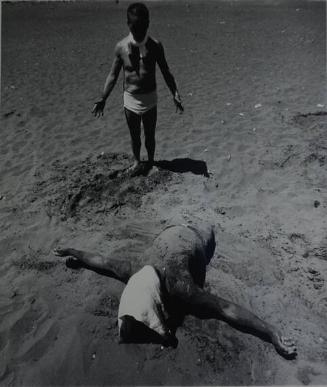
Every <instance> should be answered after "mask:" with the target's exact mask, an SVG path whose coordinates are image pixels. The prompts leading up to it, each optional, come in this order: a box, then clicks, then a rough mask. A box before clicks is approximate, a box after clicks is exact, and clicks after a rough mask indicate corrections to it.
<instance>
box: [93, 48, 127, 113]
mask: <svg viewBox="0 0 327 387" xmlns="http://www.w3.org/2000/svg"><path fill="white" fill-rule="evenodd" d="M121 68H122V60H121V58H120V55H119V47H118V45H117V46H116V48H115V56H114V60H113V62H112V65H111V69H110V72H109V74H108V76H107V78H106V81H105V84H104V87H103V92H102V98H101V100H100V101H98V102H96V103H95V104H94V107H93V110H92V113H93V114H94V115H95V116H96V117H99V116H100V115H103V109H104V107H105V104H106V100H107V98H108V97H109V95H110V93H111V92H112V90H113V88H114V86H115V84H116V82H117V79H118V76H119V73H120V70H121Z"/></svg>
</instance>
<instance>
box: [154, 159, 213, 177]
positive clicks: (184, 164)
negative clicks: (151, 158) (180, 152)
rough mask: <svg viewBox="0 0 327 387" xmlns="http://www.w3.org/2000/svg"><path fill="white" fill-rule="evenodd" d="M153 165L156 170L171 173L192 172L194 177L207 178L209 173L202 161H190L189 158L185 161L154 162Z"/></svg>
mask: <svg viewBox="0 0 327 387" xmlns="http://www.w3.org/2000/svg"><path fill="white" fill-rule="evenodd" d="M155 165H156V166H157V167H158V168H162V169H167V170H168V171H171V172H179V173H185V172H192V173H194V174H195V175H203V176H205V177H209V172H208V168H207V164H206V163H205V162H204V161H202V160H192V159H189V158H185V159H174V160H171V161H168V160H160V161H156V162H155Z"/></svg>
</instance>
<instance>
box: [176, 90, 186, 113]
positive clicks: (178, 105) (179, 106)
mask: <svg viewBox="0 0 327 387" xmlns="http://www.w3.org/2000/svg"><path fill="white" fill-rule="evenodd" d="M174 104H175V106H176V113H177V112H178V111H180V112H181V113H183V111H184V108H183V105H182V99H181V97H180V95H179V94H178V93H177V91H176V93H175V95H174Z"/></svg>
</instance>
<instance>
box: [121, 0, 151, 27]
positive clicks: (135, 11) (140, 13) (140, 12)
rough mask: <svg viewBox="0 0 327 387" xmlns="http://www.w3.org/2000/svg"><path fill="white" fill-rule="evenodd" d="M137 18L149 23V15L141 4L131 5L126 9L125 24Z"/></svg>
mask: <svg viewBox="0 0 327 387" xmlns="http://www.w3.org/2000/svg"><path fill="white" fill-rule="evenodd" d="M133 16H134V17H138V18H140V19H142V20H145V21H149V18H150V15H149V10H148V8H147V7H146V6H145V5H144V4H143V3H133V4H131V5H130V6H129V7H128V8H127V22H128V23H129V22H130V21H131V20H130V19H131V18H132V17H133Z"/></svg>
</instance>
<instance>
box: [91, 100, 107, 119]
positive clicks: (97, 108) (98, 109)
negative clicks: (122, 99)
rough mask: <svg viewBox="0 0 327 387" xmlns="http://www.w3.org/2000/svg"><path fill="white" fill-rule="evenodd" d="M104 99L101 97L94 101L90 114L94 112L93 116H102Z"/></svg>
mask: <svg viewBox="0 0 327 387" xmlns="http://www.w3.org/2000/svg"><path fill="white" fill-rule="evenodd" d="M105 104H106V101H105V100H104V99H101V100H100V101H98V102H96V103H95V104H94V106H93V109H92V114H94V117H100V116H103V109H104V107H105Z"/></svg>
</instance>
